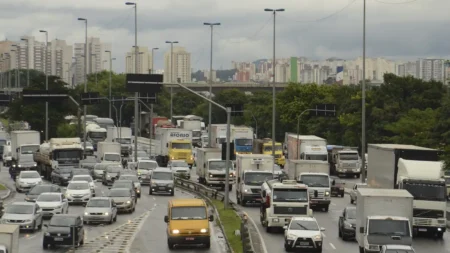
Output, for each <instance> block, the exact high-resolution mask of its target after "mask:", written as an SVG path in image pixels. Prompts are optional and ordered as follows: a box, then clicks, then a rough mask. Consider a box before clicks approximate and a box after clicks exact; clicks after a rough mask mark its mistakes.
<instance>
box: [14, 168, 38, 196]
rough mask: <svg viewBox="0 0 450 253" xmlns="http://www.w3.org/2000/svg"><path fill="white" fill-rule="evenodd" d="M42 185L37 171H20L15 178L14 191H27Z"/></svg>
mask: <svg viewBox="0 0 450 253" xmlns="http://www.w3.org/2000/svg"><path fill="white" fill-rule="evenodd" d="M40 183H42V177H41V175H39V173H38V172H37V171H21V172H20V174H19V176H18V177H17V178H16V191H17V192H22V191H29V190H30V189H31V188H32V187H33V186H35V185H37V184H40Z"/></svg>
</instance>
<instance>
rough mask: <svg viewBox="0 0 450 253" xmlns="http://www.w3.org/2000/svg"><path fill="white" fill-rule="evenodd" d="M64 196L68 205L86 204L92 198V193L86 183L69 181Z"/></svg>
mask: <svg viewBox="0 0 450 253" xmlns="http://www.w3.org/2000/svg"><path fill="white" fill-rule="evenodd" d="M65 195H66V198H67V200H68V201H69V204H70V203H72V204H74V203H82V204H86V203H87V202H88V201H89V200H90V199H91V198H92V191H91V187H90V185H89V183H88V182H87V181H70V182H69V185H68V186H67V190H66V193H65Z"/></svg>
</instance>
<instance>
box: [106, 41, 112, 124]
mask: <svg viewBox="0 0 450 253" xmlns="http://www.w3.org/2000/svg"><path fill="white" fill-rule="evenodd" d="M105 52H106V53H109V118H111V85H112V58H111V54H112V53H111V51H110V50H106V51H105Z"/></svg>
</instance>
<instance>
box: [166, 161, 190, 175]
mask: <svg viewBox="0 0 450 253" xmlns="http://www.w3.org/2000/svg"><path fill="white" fill-rule="evenodd" d="M167 167H168V168H170V169H171V170H172V172H173V174H174V175H175V176H177V177H184V178H187V179H190V178H191V169H189V164H187V163H186V161H184V160H172V161H169V163H168V164H167Z"/></svg>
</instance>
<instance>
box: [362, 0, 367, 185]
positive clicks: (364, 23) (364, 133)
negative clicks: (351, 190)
mask: <svg viewBox="0 0 450 253" xmlns="http://www.w3.org/2000/svg"><path fill="white" fill-rule="evenodd" d="M363 5H364V6H363V74H362V78H363V79H362V97H361V100H362V101H361V103H362V113H361V114H362V115H361V117H362V119H361V172H362V173H361V174H362V175H361V182H363V183H365V182H366V176H367V171H366V0H364V4H363Z"/></svg>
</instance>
